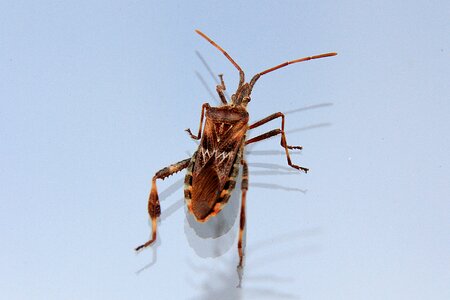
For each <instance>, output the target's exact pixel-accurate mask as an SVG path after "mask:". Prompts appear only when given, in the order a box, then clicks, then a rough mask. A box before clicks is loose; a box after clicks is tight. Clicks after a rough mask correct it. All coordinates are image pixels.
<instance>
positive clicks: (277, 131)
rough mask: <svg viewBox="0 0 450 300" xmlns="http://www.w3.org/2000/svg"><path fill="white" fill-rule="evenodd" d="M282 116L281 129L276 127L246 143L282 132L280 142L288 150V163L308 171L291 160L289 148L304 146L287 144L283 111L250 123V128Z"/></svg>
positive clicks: (295, 167)
mask: <svg viewBox="0 0 450 300" xmlns="http://www.w3.org/2000/svg"><path fill="white" fill-rule="evenodd" d="M280 117H281V129H274V130H271V131H269V132H266V133H264V134H261V135H258V136H256V137H254V138H252V139H249V140H247V141H245V144H246V145H248V144H251V143H256V142H259V141H262V140H265V139H268V138H270V137H272V136H275V135H278V134H281V141H280V144H281V146H282V147H283V148H284V150H285V152H286V159H287V163H288V165H289V166H291V167H293V168H294V169H297V170H302V171H303V172H305V173H306V172H308V170H309V169H307V168H304V167H301V166H298V165H295V164H293V163H292V161H291V156H290V155H289V150H288V149H302V147H301V146H289V145H288V144H287V141H286V133H285V132H284V114H283V113H281V112H277V113H274V114H272V115H270V116H268V117H265V118H264V119H262V120H260V121H258V122H256V123H254V124H252V125H250V126H249V129H253V128H256V127H258V126H261V125H263V124H265V123H267V122H270V121H272V120H274V119H276V118H280Z"/></svg>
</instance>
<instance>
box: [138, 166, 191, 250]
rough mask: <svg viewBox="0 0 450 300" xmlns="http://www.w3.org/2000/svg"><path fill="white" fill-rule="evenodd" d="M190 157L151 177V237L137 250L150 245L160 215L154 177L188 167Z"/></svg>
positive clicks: (161, 177) (149, 208)
mask: <svg viewBox="0 0 450 300" xmlns="http://www.w3.org/2000/svg"><path fill="white" fill-rule="evenodd" d="M190 161H191V159H190V158H188V159H185V160H182V161H179V162H177V163H176V164H173V165H170V166H168V167H165V168H163V169H161V170H159V171H158V172H156V174H155V176H153V179H152V189H151V191H150V196H149V197H148V214H149V216H150V218H151V219H152V238H151V239H150V240H149V241H148V242H146V243H145V244H142V245H140V246H139V247H137V248H136V249H135V250H136V251H139V250H141V249H142V248H145V247H147V246H150V245H151V244H152V243H153V242H154V241H155V240H156V231H157V224H158V222H157V221H158V220H157V219H158V217H159V216H160V215H161V206H160V205H159V198H158V190H157V188H156V179H164V178H166V177H169V176H170V175H172V174H174V173H177V172H179V171H181V170H183V169H185V168H187V167H188V165H189V162H190Z"/></svg>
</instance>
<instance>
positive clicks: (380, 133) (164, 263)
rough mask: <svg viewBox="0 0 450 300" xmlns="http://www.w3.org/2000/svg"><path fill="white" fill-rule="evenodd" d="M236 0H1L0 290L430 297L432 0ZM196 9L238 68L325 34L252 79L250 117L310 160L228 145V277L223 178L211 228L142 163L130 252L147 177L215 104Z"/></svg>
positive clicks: (440, 263)
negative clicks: (220, 208)
mask: <svg viewBox="0 0 450 300" xmlns="http://www.w3.org/2000/svg"><path fill="white" fill-rule="evenodd" d="M239 2H240V3H238V1H236V2H234V3H233V4H229V3H227V1H178V2H174V1H120V2H119V1H72V2H69V1H2V2H1V4H0V101H1V110H0V138H1V145H0V155H1V156H0V182H1V189H0V222H1V224H0V225H1V226H0V237H1V241H2V242H1V247H0V296H1V298H2V299H111V300H112V299H283V298H287V299H290V298H292V299H300V298H301V299H346V300H347V299H433V300H440V299H450V202H449V200H450V189H449V180H450V176H449V168H450V159H449V151H450V138H449V130H450V121H449V116H450V84H449V80H450V38H449V37H450V35H449V34H450V2H448V1H406V2H405V1H245V2H244V1H239ZM162 3H164V4H162ZM196 28H199V29H202V30H203V31H204V32H205V33H206V34H208V35H210V36H211V37H213V38H214V39H215V40H216V41H217V42H218V43H219V44H220V45H222V46H223V47H224V48H225V49H227V50H228V51H229V53H230V54H231V55H232V56H233V57H234V59H235V60H236V61H237V62H238V63H239V64H241V66H242V67H243V69H244V70H245V71H246V72H247V75H248V76H252V75H253V74H254V73H256V72H258V71H261V70H263V69H265V68H267V67H271V66H274V65H276V64H278V63H281V62H283V61H285V60H288V59H295V58H298V57H300V56H305V55H312V54H318V53H323V52H329V51H336V52H339V55H338V56H336V57H333V58H327V59H322V60H318V61H314V62H308V63H302V64H299V65H296V66H289V67H287V68H285V69H283V70H279V71H277V72H275V73H272V74H268V75H266V76H265V77H263V78H261V79H260V81H259V82H258V84H257V85H256V87H255V91H254V93H253V98H252V102H251V103H250V105H249V112H250V115H251V119H252V120H253V121H255V120H257V119H259V118H262V117H264V116H266V115H268V114H270V113H273V112H276V111H283V112H288V114H287V120H286V127H287V133H288V141H289V142H290V143H291V144H301V145H303V146H304V151H303V152H302V153H301V154H297V155H293V160H294V161H295V162H297V163H299V164H301V165H304V166H307V167H309V168H311V172H310V174H307V175H304V174H297V173H296V172H292V171H291V170H290V169H289V168H286V164H285V158H284V156H283V155H282V154H280V153H282V152H280V150H281V148H280V147H279V140H278V139H277V138H274V139H271V140H269V141H266V142H263V143H261V144H259V145H255V146H254V147H251V148H250V149H248V150H249V153H248V156H247V158H248V161H249V163H250V191H249V193H248V197H247V199H248V207H247V209H248V210H247V216H248V231H247V265H246V270H245V278H244V282H243V286H244V287H243V289H242V290H237V289H235V285H236V283H237V278H236V273H235V265H236V263H237V251H236V238H237V236H236V230H237V227H236V225H237V222H236V223H234V222H235V221H236V213H237V212H236V208H237V207H238V204H237V203H238V202H237V201H238V200H239V194H238V193H235V196H234V198H233V201H234V202H233V203H235V204H234V206H233V204H231V205H230V209H231V210H230V211H231V213H229V216H230V217H228V219H227V220H228V221H229V222H231V223H230V224H229V226H231V225H233V224H234V227H233V228H231V229H230V230H229V231H228V232H227V233H226V234H224V235H221V236H220V237H219V238H217V239H211V238H208V236H214V235H212V234H211V233H210V232H208V230H209V231H211V230H213V229H214V228H213V229H211V228H208V226H213V225H214V224H212V225H206V227H203V228H200V229H198V228H196V227H195V226H191V225H190V223H189V222H188V221H187V220H186V214H185V208H184V207H183V205H182V204H183V203H182V197H183V196H182V195H183V192H182V188H181V185H182V183H181V182H182V180H183V174H177V175H175V176H173V177H170V178H169V179H168V180H166V181H164V182H160V184H159V191H160V192H161V202H162V209H163V221H162V223H161V226H160V239H159V241H158V245H159V246H158V247H157V255H156V257H157V260H156V262H155V263H154V264H153V265H152V261H153V260H152V259H153V255H152V250H151V249H149V250H146V251H143V252H142V253H140V254H139V255H135V254H134V252H133V247H135V246H137V245H138V244H140V243H142V242H144V241H145V239H147V238H148V237H149V230H150V228H149V224H148V219H147V213H146V201H147V194H148V191H149V182H150V179H151V177H152V176H153V174H154V172H155V171H157V170H158V169H159V168H162V167H164V166H166V165H167V164H170V163H174V162H176V161H179V160H181V159H184V158H186V157H188V155H189V154H192V153H193V152H194V151H195V148H196V143H194V142H192V141H190V139H189V138H188V136H187V135H186V133H185V132H184V131H183V130H184V129H185V128H187V127H191V128H192V129H193V130H196V129H197V126H198V120H199V117H200V107H201V104H202V103H203V102H206V101H209V102H210V103H211V104H215V103H217V102H215V101H217V97H216V96H215V98H216V100H214V99H213V98H212V96H211V95H210V93H209V91H208V90H207V89H206V88H205V86H204V83H206V85H207V86H208V87H209V89H210V90H214V86H215V84H216V82H215V78H214V79H213V78H212V77H211V76H210V74H209V71H208V69H207V68H205V65H204V64H203V62H202V60H201V59H200V57H202V58H203V60H204V61H206V62H207V64H208V66H209V67H210V69H211V70H212V72H213V73H214V74H217V73H221V72H223V73H224V74H225V75H224V76H225V80H226V83H227V86H228V92H229V93H231V92H232V90H233V89H234V88H235V85H236V82H237V72H236V71H235V69H234V68H233V67H232V65H231V64H230V63H229V62H228V61H227V60H226V59H225V58H224V57H223V56H222V55H221V54H220V53H219V52H218V51H217V50H216V49H214V48H213V47H211V45H209V44H208V43H207V42H206V41H204V40H203V39H201V38H200V37H199V36H198V35H196V34H195V33H194V29H196ZM196 51H198V52H197V53H196ZM202 81H204V83H203V82H202ZM277 126H279V121H275V122H273V123H271V124H267V125H266V126H265V127H264V128H261V130H258V131H257V132H253V133H251V135H252V136H254V135H255V134H257V133H260V132H262V131H268V130H271V129H274V128H276V127H277ZM228 229H229V227H228ZM196 232H197V233H196ZM202 232H203V233H204V234H202Z"/></svg>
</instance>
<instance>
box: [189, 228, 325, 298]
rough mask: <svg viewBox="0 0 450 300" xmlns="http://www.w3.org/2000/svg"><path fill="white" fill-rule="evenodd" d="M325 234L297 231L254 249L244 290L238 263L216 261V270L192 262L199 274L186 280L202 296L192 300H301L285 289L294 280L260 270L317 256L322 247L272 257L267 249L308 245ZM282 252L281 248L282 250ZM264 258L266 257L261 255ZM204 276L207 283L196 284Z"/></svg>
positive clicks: (204, 281)
mask: <svg viewBox="0 0 450 300" xmlns="http://www.w3.org/2000/svg"><path fill="white" fill-rule="evenodd" d="M320 233H321V230H320V229H319V228H310V229H303V230H296V231H292V232H289V233H284V234H280V235H278V236H275V237H273V238H269V239H266V240H263V241H260V242H256V243H254V244H252V245H250V246H249V247H248V249H247V253H248V254H249V255H250V258H249V259H248V261H247V264H246V265H247V266H246V267H245V268H246V277H245V282H244V283H243V288H237V287H240V285H241V282H240V279H239V278H238V276H237V274H236V269H235V267H234V266H235V262H234V261H230V259H228V258H220V259H218V260H217V261H216V263H215V264H214V266H211V265H196V264H194V263H192V261H188V262H187V264H188V265H189V266H190V268H191V270H192V271H193V272H194V273H195V274H196V276H195V277H192V276H188V277H186V280H187V281H188V283H189V284H190V285H191V286H194V287H198V288H196V290H198V291H200V294H199V295H197V296H194V297H192V298H190V299H192V300H209V299H216V300H228V299H236V300H239V299H244V296H245V298H247V297H248V296H252V297H254V298H255V299H298V298H300V296H299V295H296V294H293V293H289V292H285V291H284V290H285V287H284V286H285V285H286V284H289V283H293V282H294V279H293V278H289V277H286V276H279V275H276V274H273V273H264V272H261V271H259V270H258V268H259V267H261V266H263V267H266V266H267V265H268V264H270V263H273V262H274V261H279V260H283V259H289V260H291V261H292V259H295V258H299V259H301V258H302V257H304V256H306V255H309V254H314V253H316V252H317V251H319V250H320V247H318V246H315V245H312V244H308V245H303V246H297V247H294V249H293V250H294V251H292V250H291V251H292V252H291V251H289V253H287V252H282V251H279V252H278V253H277V252H275V253H273V252H272V253H270V254H269V255H265V253H264V252H265V250H266V249H273V244H278V245H279V244H283V243H292V242H299V241H302V242H303V241H304V240H305V239H307V238H309V237H314V236H318V235H319V234H320ZM278 249H279V248H278ZM261 254H262V255H261ZM202 275H203V280H202V281H201V282H200V283H199V282H195V279H194V278H199V277H201V276H202Z"/></svg>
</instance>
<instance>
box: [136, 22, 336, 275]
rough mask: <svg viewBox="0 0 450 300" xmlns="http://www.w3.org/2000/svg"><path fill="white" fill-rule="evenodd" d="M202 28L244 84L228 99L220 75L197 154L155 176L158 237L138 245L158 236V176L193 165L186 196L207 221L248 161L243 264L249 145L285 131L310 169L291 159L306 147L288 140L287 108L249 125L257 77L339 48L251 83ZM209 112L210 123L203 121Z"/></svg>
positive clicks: (151, 203) (152, 210) (151, 206)
mask: <svg viewBox="0 0 450 300" xmlns="http://www.w3.org/2000/svg"><path fill="white" fill-rule="evenodd" d="M196 32H197V33H198V34H200V35H201V36H202V37H203V38H205V39H206V40H208V41H209V42H210V43H211V44H212V45H213V46H214V47H216V48H217V49H218V50H219V51H221V52H222V53H223V54H224V55H225V56H226V57H227V58H228V60H229V61H230V62H231V63H232V64H233V65H234V66H235V67H236V69H237V70H238V71H239V84H238V88H237V90H236V92H235V93H234V94H233V95H232V96H231V101H230V102H228V101H227V100H226V97H225V94H224V91H225V89H226V88H225V83H224V81H223V77H222V75H219V77H220V80H221V84H220V85H218V86H217V87H216V91H217V93H218V94H219V97H220V100H221V101H222V103H223V105H222V106H219V107H211V106H210V105H209V104H208V103H205V104H203V106H202V112H201V117H200V126H199V130H198V134H197V135H193V134H192V132H191V131H190V129H187V130H186V131H187V132H188V133H189V135H190V136H191V138H193V139H195V140H200V145H199V147H198V149H197V151H196V152H195V153H194V155H193V156H192V157H191V158H188V159H184V160H182V161H180V162H178V163H175V164H173V165H170V166H169V167H166V168H163V169H161V170H159V171H158V172H156V174H155V176H153V179H152V187H151V191H150V196H149V199H148V213H149V215H150V218H151V220H152V238H151V239H150V240H149V241H147V242H146V243H145V244H143V245H141V246H139V247H137V248H136V251H138V250H140V249H142V248H145V247H147V246H149V245H151V244H152V243H153V242H154V241H155V240H156V233H157V219H158V217H159V216H160V214H161V208H160V203H159V199H158V191H157V188H156V180H157V179H164V178H166V177H168V176H170V175H172V174H174V173H177V172H179V171H181V170H183V169H187V172H186V176H185V181H184V196H185V200H186V204H187V207H188V211H189V212H190V213H192V214H193V215H194V217H195V219H196V220H197V221H198V222H205V221H207V220H208V219H209V218H210V217H212V216H215V215H217V214H218V213H219V212H220V211H221V209H222V208H223V206H224V205H225V204H226V203H227V202H228V199H229V198H230V194H231V192H232V191H233V189H234V187H235V185H236V178H237V175H238V173H239V168H240V165H242V167H243V171H242V182H241V190H242V197H241V212H240V227H239V240H238V252H239V265H238V269H242V266H243V256H244V253H243V247H242V238H243V230H244V228H245V203H246V193H247V190H248V166H247V163H246V161H245V159H244V148H245V146H246V145H248V144H251V143H255V142H259V141H262V140H265V139H267V138H270V137H273V136H276V135H280V136H281V141H280V144H281V146H282V147H283V148H284V150H285V153H286V159H287V163H288V165H289V166H291V167H293V168H295V169H297V170H301V171H304V172H305V173H306V172H307V171H308V169H307V168H304V167H300V166H298V165H295V164H293V163H292V162H291V158H290V155H289V149H291V150H292V149H302V147H301V146H290V145H288V144H287V141H286V134H285V131H284V123H285V122H284V121H285V117H284V114H283V113H281V112H277V113H274V114H271V115H269V116H267V117H266V118H264V119H262V120H260V121H258V122H255V123H253V124H251V125H249V124H248V121H249V114H248V112H247V104H248V103H249V102H250V94H251V92H252V89H253V87H254V85H255V83H256V81H257V80H258V79H259V78H260V77H261V76H262V75H264V74H267V73H269V72H272V71H275V70H277V69H279V68H282V67H285V66H287V65H289V64H293V63H298V62H303V61H308V60H311V59H317V58H323V57H328V56H334V55H336V53H325V54H320V55H315V56H308V57H304V58H300V59H296V60H292V61H288V62H285V63H282V64H280V65H277V66H275V67H272V68H269V69H266V70H265V71H263V72H260V73H257V74H256V75H255V76H253V78H252V79H251V80H250V82H245V75H244V72H243V71H242V69H241V67H240V66H239V65H238V64H237V63H236V62H235V61H234V60H233V59H232V58H231V57H230V56H229V55H228V53H227V52H225V50H223V49H222V48H221V47H220V46H219V45H217V44H216V43H215V42H214V41H212V40H211V39H210V38H209V37H208V36H206V35H205V34H204V33H202V32H201V31H198V30H196ZM205 117H206V120H205V125H204V126H203V120H204V118H205ZM278 118H281V128H277V129H274V130H271V131H268V132H266V133H264V134H261V135H259V136H256V137H254V138H251V139H248V140H247V139H246V133H247V131H248V130H250V129H253V128H256V127H259V126H261V125H264V124H266V123H267V122H270V121H272V120H275V119H278ZM239 274H241V273H239Z"/></svg>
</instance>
